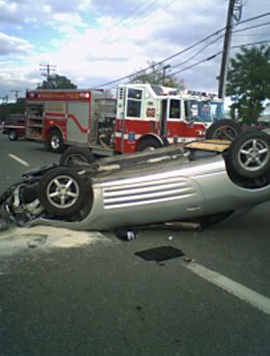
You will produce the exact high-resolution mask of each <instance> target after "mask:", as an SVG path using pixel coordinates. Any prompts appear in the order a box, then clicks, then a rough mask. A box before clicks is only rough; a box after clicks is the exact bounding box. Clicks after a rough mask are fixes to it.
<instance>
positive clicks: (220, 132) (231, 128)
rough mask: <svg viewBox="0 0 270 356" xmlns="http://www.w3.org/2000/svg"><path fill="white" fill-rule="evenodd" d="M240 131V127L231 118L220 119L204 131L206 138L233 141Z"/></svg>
mask: <svg viewBox="0 0 270 356" xmlns="http://www.w3.org/2000/svg"><path fill="white" fill-rule="evenodd" d="M240 132H241V127H240V126H239V125H238V124H237V123H236V122H235V121H233V120H229V119H222V120H219V121H216V122H214V123H213V124H212V125H211V126H210V127H209V129H208V130H207V131H206V139H218V140H229V141H233V140H234V139H235V138H236V137H237V136H238V135H239V134H240Z"/></svg>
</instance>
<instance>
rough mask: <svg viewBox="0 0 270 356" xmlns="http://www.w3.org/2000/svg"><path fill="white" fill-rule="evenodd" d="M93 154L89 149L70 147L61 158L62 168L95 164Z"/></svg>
mask: <svg viewBox="0 0 270 356" xmlns="http://www.w3.org/2000/svg"><path fill="white" fill-rule="evenodd" d="M95 160H96V159H95V157H94V155H93V153H92V152H91V151H90V149H88V148H83V147H70V148H68V149H67V150H66V151H65V152H64V153H63V154H62V155H61V157H60V164H61V165H62V166H69V167H74V166H79V165H80V164H86V163H93V162H95Z"/></svg>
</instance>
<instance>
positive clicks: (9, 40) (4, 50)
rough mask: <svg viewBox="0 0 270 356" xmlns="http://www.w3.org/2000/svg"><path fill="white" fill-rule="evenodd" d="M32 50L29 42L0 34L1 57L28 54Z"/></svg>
mask: <svg viewBox="0 0 270 356" xmlns="http://www.w3.org/2000/svg"><path fill="white" fill-rule="evenodd" d="M32 49H33V45H32V44H31V43H30V42H28V41H26V40H24V39H22V38H18V37H14V36H8V35H6V34H4V33H0V54H1V55H2V56H7V55H14V54H28V53H29V52H30V51H31V50H32Z"/></svg>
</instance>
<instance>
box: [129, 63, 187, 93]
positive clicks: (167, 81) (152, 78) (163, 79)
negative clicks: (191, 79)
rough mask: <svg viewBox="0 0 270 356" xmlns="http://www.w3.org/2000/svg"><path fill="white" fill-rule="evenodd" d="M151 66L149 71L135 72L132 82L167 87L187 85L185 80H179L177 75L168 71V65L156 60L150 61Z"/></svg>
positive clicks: (183, 86) (180, 87) (182, 87)
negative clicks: (158, 62)
mask: <svg viewBox="0 0 270 356" xmlns="http://www.w3.org/2000/svg"><path fill="white" fill-rule="evenodd" d="M148 64H149V67H150V66H151V68H150V70H149V71H148V73H146V71H141V72H140V73H138V74H136V73H135V74H134V75H132V76H131V77H130V82H131V83H150V84H155V85H164V86H166V87H172V88H178V89H184V88H185V85H184V82H183V80H179V79H177V78H176V77H174V76H172V75H170V74H168V73H166V66H165V67H164V66H163V65H162V64H157V63H155V62H154V61H149V62H148Z"/></svg>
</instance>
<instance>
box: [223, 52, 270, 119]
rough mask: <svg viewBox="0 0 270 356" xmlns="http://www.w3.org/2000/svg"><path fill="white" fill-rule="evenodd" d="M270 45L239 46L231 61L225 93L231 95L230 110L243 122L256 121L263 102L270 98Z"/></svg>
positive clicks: (262, 108) (233, 115) (262, 107)
mask: <svg viewBox="0 0 270 356" xmlns="http://www.w3.org/2000/svg"><path fill="white" fill-rule="evenodd" d="M269 56H270V47H265V46H261V47H255V46H254V47H252V48H250V49H248V48H245V47H243V48H241V50H240V52H239V53H237V54H236V56H235V58H232V59H231V61H230V66H229V70H228V79H227V91H226V94H227V95H229V96H231V100H232V101H233V104H232V105H231V114H232V117H233V118H235V116H236V111H238V117H239V118H240V119H242V120H243V122H244V123H246V124H252V123H256V122H257V120H258V118H259V116H260V115H261V113H262V111H263V110H264V109H265V107H264V102H265V100H266V99H270V80H269V73H270V61H269Z"/></svg>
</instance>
